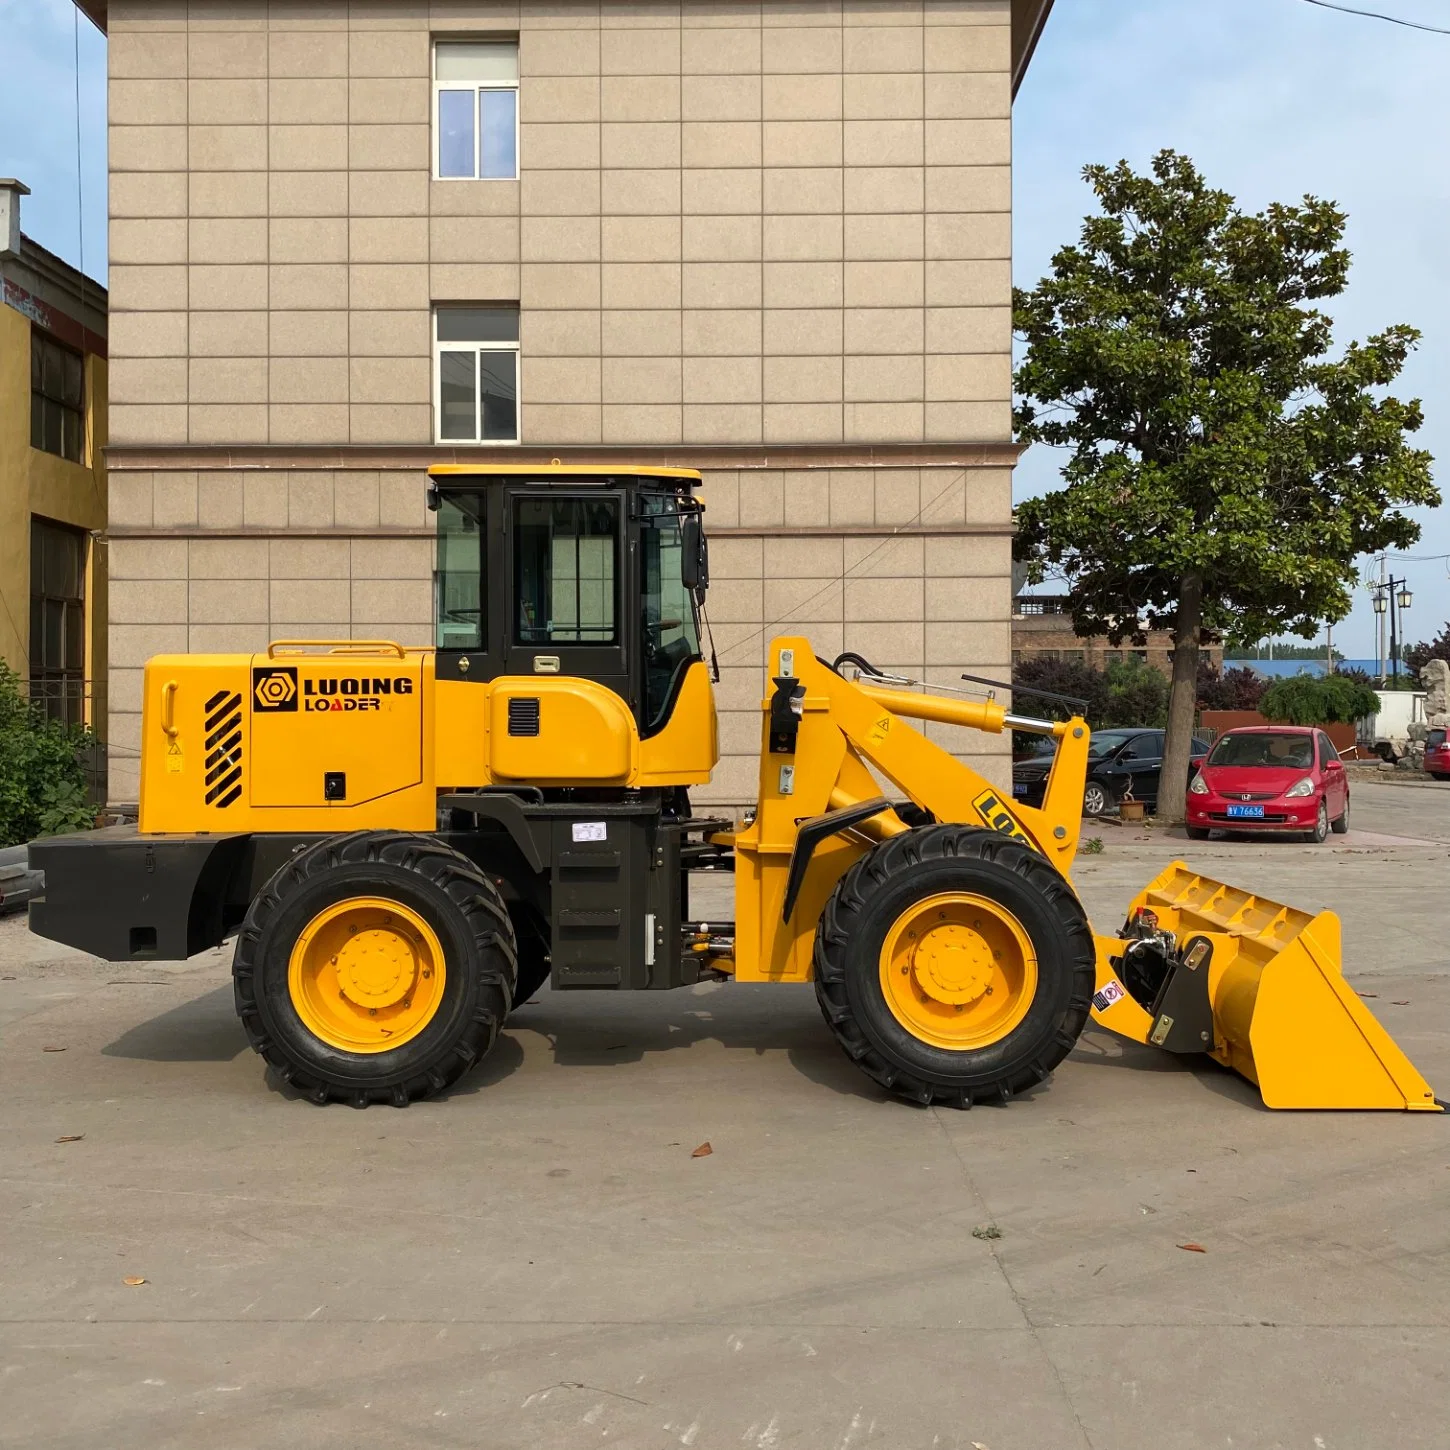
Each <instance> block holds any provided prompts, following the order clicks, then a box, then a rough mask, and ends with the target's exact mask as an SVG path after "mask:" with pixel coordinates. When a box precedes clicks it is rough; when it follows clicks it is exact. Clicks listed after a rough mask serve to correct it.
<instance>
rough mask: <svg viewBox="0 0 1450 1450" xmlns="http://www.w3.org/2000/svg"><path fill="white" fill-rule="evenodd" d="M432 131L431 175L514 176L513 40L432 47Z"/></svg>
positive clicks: (516, 69)
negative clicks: (432, 159) (433, 136)
mask: <svg viewBox="0 0 1450 1450" xmlns="http://www.w3.org/2000/svg"><path fill="white" fill-rule="evenodd" d="M433 129H434V132H435V137H436V139H435V143H434V151H433V157H434V166H435V170H434V175H436V176H438V177H440V178H442V179H444V180H449V179H456V180H466V181H471V180H475V179H477V180H479V181H513V180H515V179H516V178H517V177H518V174H519V47H518V42H517V41H496V40H495V41H473V40H468V41H464V40H440V41H438V42H437V43H436V44H435V45H434V47H433Z"/></svg>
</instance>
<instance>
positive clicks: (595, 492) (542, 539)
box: [503, 485, 637, 710]
mask: <svg viewBox="0 0 1450 1450" xmlns="http://www.w3.org/2000/svg"><path fill="white" fill-rule="evenodd" d="M507 511H508V517H507V524H506V530H505V538H506V549H507V555H508V559H507V565H506V567H507V570H508V597H509V601H510V611H509V613H510V618H509V619H508V621H507V629H508V635H507V638H506V640H505V641H504V646H503V654H504V673H505V674H509V675H574V676H579V677H582V678H584V679H589V680H595V681H597V682H598V683H599V684H601V685H603V686H604V687H605V688H606V689H608V690H611V691H613V692H614V693H615V694H616V695H618V696H619V697H620V698H621V699H622V700H624V701H626V702H627V703H628V704H629V706H630V709H631V710H634V709H635V707H636V704H637V702H636V701H635V700H634V699H633V693H634V692H633V691H632V690H631V688H630V685H631V680H630V664H631V640H632V638H633V636H634V634H635V633H636V632H637V621H632V620H628V619H626V618H625V610H624V600H625V599H626V598H627V597H628V593H627V591H626V588H625V584H626V580H627V577H628V571H629V569H630V567H631V560H630V559H629V558H628V550H627V540H626V532H625V529H624V521H625V518H626V514H627V510H626V502H625V494H624V493H623V491H621V490H618V489H604V488H601V489H580V490H578V491H577V492H576V491H572V490H571V491H564V490H561V489H559V488H558V486H557V485H555V486H551V487H550V488H548V489H542V488H539V489H531V488H518V489H512V490H510V491H509V495H508V499H507Z"/></svg>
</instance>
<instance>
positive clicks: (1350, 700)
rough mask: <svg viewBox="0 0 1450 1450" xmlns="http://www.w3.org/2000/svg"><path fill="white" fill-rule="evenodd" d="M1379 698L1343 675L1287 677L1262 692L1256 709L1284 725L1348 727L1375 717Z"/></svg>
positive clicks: (1364, 686)
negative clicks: (1364, 717) (1363, 718)
mask: <svg viewBox="0 0 1450 1450" xmlns="http://www.w3.org/2000/svg"><path fill="white" fill-rule="evenodd" d="M1379 707H1380V703H1379V697H1378V696H1377V695H1376V694H1375V692H1374V691H1373V690H1371V689H1370V688H1369V686H1368V685H1362V684H1360V683H1359V682H1358V681H1356V680H1352V679H1350V678H1348V676H1346V675H1325V676H1322V677H1316V676H1314V675H1290V676H1287V677H1286V678H1284V679H1282V680H1275V681H1274V682H1273V684H1271V685H1270V686H1269V688H1268V689H1267V690H1265V691H1264V697H1263V699H1262V700H1261V701H1260V702H1259V710H1260V711H1261V713H1262V714H1263V715H1264V717H1265V718H1266V719H1269V720H1275V721H1280V722H1282V723H1284V724H1286V725H1349V724H1352V723H1353V722H1354V721H1356V720H1358V719H1360V718H1361V717H1363V716H1365V715H1373V714H1375V713H1376V712H1377V711H1378V710H1379Z"/></svg>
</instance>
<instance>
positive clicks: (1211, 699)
mask: <svg viewBox="0 0 1450 1450" xmlns="http://www.w3.org/2000/svg"><path fill="white" fill-rule="evenodd" d="M1268 684H1269V682H1268V681H1267V680H1266V679H1265V678H1264V677H1263V676H1262V675H1256V674H1255V673H1254V672H1253V671H1252V670H1251V669H1249V668H1247V667H1246V666H1241V667H1240V668H1238V669H1227V670H1223V671H1220V670H1218V669H1217V668H1216V667H1215V666H1213V665H1211V664H1208V663H1207V662H1206V661H1205V662H1204V663H1202V664H1200V665H1199V667H1198V708H1199V709H1200V710H1257V709H1258V708H1259V701H1260V700H1261V699H1262V698H1263V694H1264V691H1265V690H1266V689H1267V688H1268Z"/></svg>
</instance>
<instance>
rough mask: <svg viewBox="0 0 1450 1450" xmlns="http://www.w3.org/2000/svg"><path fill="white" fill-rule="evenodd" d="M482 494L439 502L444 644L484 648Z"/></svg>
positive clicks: (436, 613)
mask: <svg viewBox="0 0 1450 1450" xmlns="http://www.w3.org/2000/svg"><path fill="white" fill-rule="evenodd" d="M483 505H484V498H483V495H482V494H476V493H465V494H445V495H444V496H443V497H442V498H440V499H439V501H438V567H437V568H436V569H435V570H434V572H433V618H434V619H435V620H436V621H437V634H436V643H437V645H438V648H439V649H465V650H479V649H482V648H483V638H484V635H483V631H484V618H483V601H484V588H483V532H484V531H483V525H482V522H481V520H482V517H483Z"/></svg>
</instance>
